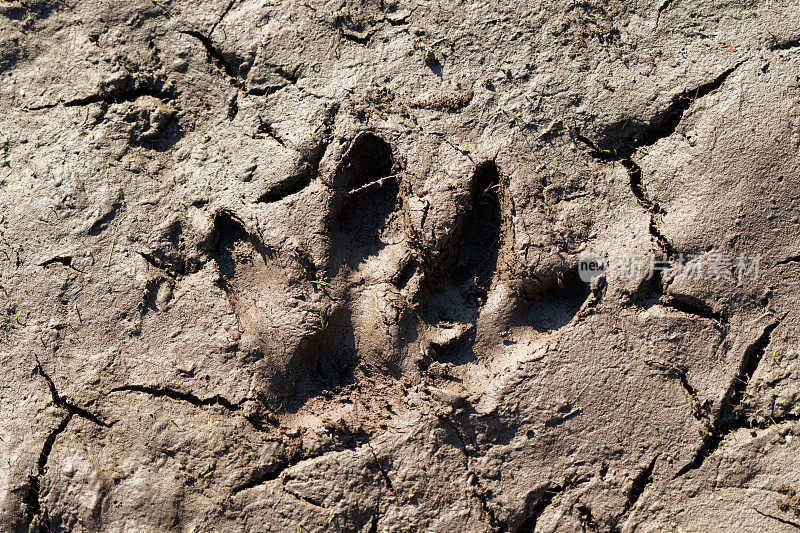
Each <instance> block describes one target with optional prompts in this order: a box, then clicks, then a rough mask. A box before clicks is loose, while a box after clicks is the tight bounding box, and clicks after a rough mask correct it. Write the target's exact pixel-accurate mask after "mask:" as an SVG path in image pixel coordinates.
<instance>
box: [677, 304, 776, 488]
mask: <svg viewBox="0 0 800 533" xmlns="http://www.w3.org/2000/svg"><path fill="white" fill-rule="evenodd" d="M787 314H788V313H787ZM786 316H787V315H786V314H784V315H783V317H781V318H780V319H778V320H775V321H774V322H772V323H771V324H770V325H768V326H766V327H765V328H764V331H763V332H762V333H761V335H760V336H759V337H758V339H756V340H755V342H753V343H752V344H750V345H749V346H748V347H747V348H746V349H745V353H744V356H743V357H742V362H741V364H740V366H739V372H737V374H736V376H735V377H734V378H733V380H732V381H731V384H730V386H729V387H728V391H727V392H726V393H725V396H724V397H723V398H722V405H721V407H720V409H719V411H718V415H717V416H716V418H715V419H714V420H713V421H712V422H711V427H710V431H709V432H708V433H706V435H705V436H704V437H703V442H702V445H701V447H700V449H699V450H698V451H697V454H696V455H695V457H694V459H692V461H691V462H689V463H687V464H686V465H684V466H683V467H682V468H681V469H680V470H679V471H678V473H677V474H675V476H674V478H673V479H677V478H679V477H681V476H683V475H684V474H686V473H688V472H691V471H692V470H697V469H698V468H700V467H701V466H703V463H704V462H705V460H706V459H707V458H708V457H709V456H710V455H711V454H713V453H714V452H715V451H716V450H717V448H719V445H720V444H721V443H722V441H723V440H724V439H725V437H726V436H727V435H729V434H730V433H732V432H734V431H736V430H738V429H740V428H743V427H748V423H747V422H748V421H747V416H746V414H745V413H744V412H743V411H742V406H741V403H742V398H743V397H744V393H745V390H746V389H747V385H748V383H749V382H750V379H751V378H752V377H753V374H754V373H755V371H756V369H757V368H758V365H759V363H760V362H761V359H762V358H763V356H764V352H765V351H766V349H767V346H768V345H769V342H770V338H771V336H772V332H773V331H774V330H775V328H777V327H778V326H779V325H780V324H781V322H782V321H783V319H784V318H786Z"/></svg>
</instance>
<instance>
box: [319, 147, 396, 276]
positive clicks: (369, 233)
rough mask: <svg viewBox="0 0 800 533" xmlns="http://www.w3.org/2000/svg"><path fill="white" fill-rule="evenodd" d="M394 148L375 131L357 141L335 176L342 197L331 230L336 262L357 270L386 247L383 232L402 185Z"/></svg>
mask: <svg viewBox="0 0 800 533" xmlns="http://www.w3.org/2000/svg"><path fill="white" fill-rule="evenodd" d="M393 166H394V160H393V158H392V150H391V147H390V146H389V145H388V144H387V143H386V141H384V140H383V139H381V138H380V137H378V136H377V135H375V134H373V133H362V134H361V135H359V136H358V137H357V138H356V139H355V140H354V141H353V144H352V146H351V147H350V149H349V150H348V152H347V154H346V155H345V157H344V160H343V161H342V163H341V165H340V166H339V168H337V170H336V174H335V176H334V187H335V189H336V192H337V195H338V198H339V202H340V203H339V207H338V209H337V216H336V217H335V219H334V223H333V228H332V230H333V231H332V233H333V245H334V260H335V261H336V264H339V265H346V266H348V267H350V268H351V269H355V268H356V267H357V266H358V265H359V264H360V263H361V262H363V261H364V260H365V259H367V258H368V257H370V256H373V255H376V254H377V253H378V252H379V251H380V250H381V249H382V248H383V247H384V246H385V243H383V242H382V241H381V233H382V231H383V229H384V228H385V227H386V223H387V221H388V219H389V217H390V215H391V214H392V212H393V211H394V210H395V207H396V204H397V195H398V192H399V184H398V181H397V179H396V178H395V177H394V176H392V175H391V173H392V167H393Z"/></svg>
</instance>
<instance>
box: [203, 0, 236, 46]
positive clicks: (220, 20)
mask: <svg viewBox="0 0 800 533" xmlns="http://www.w3.org/2000/svg"><path fill="white" fill-rule="evenodd" d="M237 1H238V0H231V1H230V2H228V5H227V7H225V11H223V12H222V14H221V15H220V16H219V18H218V19H217V21H216V22H214V25H213V26H211V30H210V31H209V32H208V38H209V39H210V38H211V36H212V35H214V30H216V29H217V26H219V25H220V23H221V22H222V21H223V19H224V18H225V17H226V16H227V15H228V13H229V12H230V10H231V9H232V8H233V6H234V4H235V3H236V2H237Z"/></svg>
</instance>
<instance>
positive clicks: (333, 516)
mask: <svg viewBox="0 0 800 533" xmlns="http://www.w3.org/2000/svg"><path fill="white" fill-rule="evenodd" d="M334 518H336V515H335V514H333V511H332V510H329V511H328V523H329V524H330V523H331V522H333V519H334Z"/></svg>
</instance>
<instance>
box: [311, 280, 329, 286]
mask: <svg viewBox="0 0 800 533" xmlns="http://www.w3.org/2000/svg"><path fill="white" fill-rule="evenodd" d="M311 283H313V284H315V285H322V286H323V287H333V285H331V284H330V283H328V282H327V281H312V282H311Z"/></svg>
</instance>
